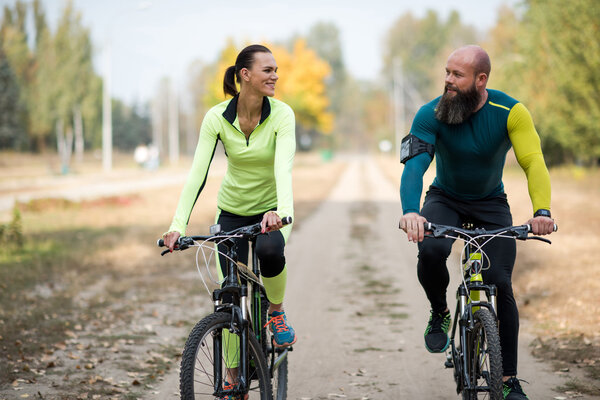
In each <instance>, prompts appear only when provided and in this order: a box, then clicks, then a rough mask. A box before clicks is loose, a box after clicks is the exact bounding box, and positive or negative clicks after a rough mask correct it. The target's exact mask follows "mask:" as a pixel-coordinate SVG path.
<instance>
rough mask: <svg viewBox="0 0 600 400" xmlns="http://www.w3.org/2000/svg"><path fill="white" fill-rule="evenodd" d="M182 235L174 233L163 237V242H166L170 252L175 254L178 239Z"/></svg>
mask: <svg viewBox="0 0 600 400" xmlns="http://www.w3.org/2000/svg"><path fill="white" fill-rule="evenodd" d="M180 236H181V235H180V234H179V232H176V231H173V232H168V233H166V234H165V235H164V236H163V241H164V242H165V247H168V248H169V251H170V252H173V249H174V248H175V245H176V244H177V239H179V237H180Z"/></svg>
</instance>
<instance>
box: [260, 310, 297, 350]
mask: <svg viewBox="0 0 600 400" xmlns="http://www.w3.org/2000/svg"><path fill="white" fill-rule="evenodd" d="M269 317H270V319H269V321H268V322H267V324H266V325H265V327H266V326H267V325H269V330H270V331H271V332H273V339H274V341H275V347H286V346H291V345H293V344H294V343H296V339H297V338H296V332H294V329H293V328H292V327H291V326H290V324H289V323H288V322H287V318H286V317H285V312H284V311H273V313H272V314H270V315H269Z"/></svg>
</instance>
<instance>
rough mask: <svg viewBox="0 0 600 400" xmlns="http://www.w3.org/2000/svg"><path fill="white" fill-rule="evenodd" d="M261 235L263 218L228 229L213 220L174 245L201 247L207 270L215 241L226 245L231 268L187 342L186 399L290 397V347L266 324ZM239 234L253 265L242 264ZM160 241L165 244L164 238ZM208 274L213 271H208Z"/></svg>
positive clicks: (184, 359) (268, 399)
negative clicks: (258, 243)
mask: <svg viewBox="0 0 600 400" xmlns="http://www.w3.org/2000/svg"><path fill="white" fill-rule="evenodd" d="M291 221H292V219H291V218H290V217H286V218H284V219H283V220H282V222H283V224H284V225H286V224H289V223H291ZM261 234H262V233H261V226H260V223H258V224H254V225H249V226H244V227H241V228H238V229H235V230H232V231H230V232H221V230H220V226H219V225H213V226H211V229H210V235H207V236H184V237H180V238H179V239H178V242H177V245H176V247H175V250H185V249H188V248H190V247H197V248H198V251H197V253H196V258H197V259H198V257H199V254H200V252H202V254H203V256H204V261H205V264H206V266H207V269H208V266H209V264H210V260H211V257H212V255H214V254H215V253H217V256H218V254H219V252H218V251H217V250H216V249H215V248H216V245H223V246H224V247H225V248H226V251H225V252H224V253H223V255H224V256H225V258H226V259H227V271H228V273H227V276H226V277H225V278H224V280H223V281H222V282H216V281H215V283H219V284H220V287H219V288H217V289H215V290H213V291H212V300H213V303H214V312H213V313H212V314H210V315H208V316H206V317H204V318H203V319H202V320H200V322H198V323H197V324H196V326H194V328H193V329H192V331H191V333H190V335H189V336H188V339H187V341H186V343H185V347H184V350H183V355H182V359H181V371H180V384H179V385H180V392H181V398H182V399H183V400H191V399H207V398H217V399H220V398H224V397H226V396H232V398H234V399H238V398H239V399H244V400H246V399H249V400H252V399H261V400H271V399H274V400H285V399H286V397H287V373H288V357H287V356H288V354H289V352H290V351H292V347H285V348H281V347H276V346H275V345H274V342H273V338H272V335H271V332H270V331H269V330H268V329H266V326H267V309H268V307H269V301H268V300H267V297H266V292H265V288H264V286H263V285H262V284H261V282H260V268H259V263H258V258H257V256H256V253H255V247H256V238H257V237H258V236H259V235H261ZM267 234H268V233H267ZM238 238H241V239H244V240H248V241H250V243H251V247H250V248H251V254H252V257H251V260H252V265H251V268H248V267H246V266H245V265H244V264H242V263H238V256H237V246H236V244H235V240H234V239H238ZM158 245H159V246H160V247H163V246H164V242H163V240H162V239H160V240H159V241H158ZM206 251H208V252H209V254H210V256H208V257H207V256H206ZM168 252H169V250H165V251H163V252H162V253H161V255H164V254H167V253H168ZM208 274H209V276H212V275H211V274H210V271H208ZM203 279H204V278H203ZM205 286H206V282H205ZM206 288H207V290H208V286H206Z"/></svg>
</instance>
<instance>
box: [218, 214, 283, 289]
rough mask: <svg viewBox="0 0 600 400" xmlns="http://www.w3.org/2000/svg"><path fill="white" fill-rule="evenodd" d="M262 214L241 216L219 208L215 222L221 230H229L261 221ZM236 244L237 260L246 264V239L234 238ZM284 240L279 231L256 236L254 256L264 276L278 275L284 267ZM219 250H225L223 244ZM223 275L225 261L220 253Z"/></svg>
mask: <svg viewBox="0 0 600 400" xmlns="http://www.w3.org/2000/svg"><path fill="white" fill-rule="evenodd" d="M263 215H264V214H259V215H252V216H248V217H245V216H241V215H236V214H232V213H230V212H228V211H223V210H221V212H220V214H219V218H218V219H217V223H218V224H220V225H221V230H222V231H231V230H233V229H236V228H240V227H242V226H246V225H252V224H255V223H257V222H260V221H262V218H263ZM235 241H236V244H237V255H238V261H240V262H242V263H244V264H246V265H248V250H249V249H248V241H247V240H244V239H235ZM284 247H285V240H284V238H283V235H282V234H281V232H280V231H275V232H269V233H268V234H266V235H260V236H258V237H257V238H256V256H257V257H258V260H259V262H260V273H261V275H262V276H264V277H266V278H271V277H274V276H277V275H279V274H280V273H281V272H282V271H283V268H284V267H285V256H284V251H283V250H284ZM219 251H220V252H225V251H226V249H225V246H223V245H220V246H219ZM219 264H220V265H221V271H222V272H223V276H225V275H227V261H226V259H225V257H223V256H222V255H221V256H220V258H219Z"/></svg>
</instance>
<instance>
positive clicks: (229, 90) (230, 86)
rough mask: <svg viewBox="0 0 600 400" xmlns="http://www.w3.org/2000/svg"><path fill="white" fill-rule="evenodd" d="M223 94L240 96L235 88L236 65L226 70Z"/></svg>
mask: <svg viewBox="0 0 600 400" xmlns="http://www.w3.org/2000/svg"><path fill="white" fill-rule="evenodd" d="M223 93H225V95H228V94H229V95H231V96H235V95H236V94H238V91H237V88H236V86H235V65H232V66H231V67H229V68H227V69H226V70H225V77H224V78H223Z"/></svg>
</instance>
